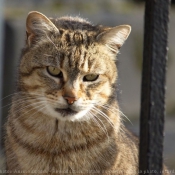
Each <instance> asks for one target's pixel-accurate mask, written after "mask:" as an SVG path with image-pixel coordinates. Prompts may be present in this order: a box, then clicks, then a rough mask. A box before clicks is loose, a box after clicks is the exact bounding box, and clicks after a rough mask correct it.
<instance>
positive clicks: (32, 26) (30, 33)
mask: <svg viewBox="0 0 175 175" xmlns="http://www.w3.org/2000/svg"><path fill="white" fill-rule="evenodd" d="M49 31H50V32H51V31H54V32H59V30H58V28H57V27H56V26H55V25H54V24H53V23H52V22H51V20H50V19H49V18H47V17H46V16H45V15H43V14H42V13H39V12H37V11H32V12H30V13H29V14H28V16H27V20H26V35H27V44H28V46H30V45H31V44H32V43H33V42H34V41H35V39H36V37H43V36H47V33H48V32H49Z"/></svg>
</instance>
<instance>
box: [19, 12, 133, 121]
mask: <svg viewBox="0 0 175 175" xmlns="http://www.w3.org/2000/svg"><path fill="white" fill-rule="evenodd" d="M130 30H131V28H130V26H128V25H121V26H117V27H113V28H109V27H108V28H107V27H102V26H94V25H92V24H91V23H89V22H87V21H86V20H84V19H81V18H78V17H75V18H73V17H63V18H58V19H49V18H47V17H46V16H45V15H43V14H41V13H39V12H30V13H29V15H28V17H27V21H26V33H27V40H26V47H25V49H24V51H23V54H22V58H21V62H20V69H19V75H20V76H19V89H20V91H23V92H27V93H29V94H30V95H33V96H34V95H35V97H36V99H37V100H38V105H41V108H42V112H43V113H45V114H47V115H50V116H52V117H55V118H58V119H60V120H71V121H73V120H83V119H87V118H88V117H89V118H90V117H91V116H93V113H94V111H96V110H99V108H100V107H101V106H103V105H105V104H108V101H109V100H110V98H111V97H112V96H113V93H114V91H116V89H114V88H113V87H115V83H116V79H117V68H116V64H115V62H116V55H117V53H118V51H119V48H120V47H121V46H122V45H123V43H124V41H125V40H126V39H127V37H128V35H129V33H130ZM36 105H37V104H36Z"/></svg>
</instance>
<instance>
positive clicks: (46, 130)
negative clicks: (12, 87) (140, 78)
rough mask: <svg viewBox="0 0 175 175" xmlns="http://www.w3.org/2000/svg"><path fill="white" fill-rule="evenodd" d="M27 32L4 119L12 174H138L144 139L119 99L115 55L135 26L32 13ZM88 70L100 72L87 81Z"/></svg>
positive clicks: (28, 19)
mask: <svg viewBox="0 0 175 175" xmlns="http://www.w3.org/2000/svg"><path fill="white" fill-rule="evenodd" d="M26 31H27V39H26V46H25V47H24V49H23V51H22V56H21V60H20V65H19V74H18V75H19V77H18V81H17V92H16V93H14V95H13V100H12V105H11V109H10V112H9V116H8V122H7V124H6V142H5V148H6V157H7V169H8V170H9V171H10V172H11V173H9V174H18V172H20V173H21V174H32V173H33V172H35V173H36V174H39V173H40V174H52V175H53V174H60V175H61V174H64V173H67V174H74V173H81V174H83V175H86V174H94V173H98V174H118V175H121V174H122V175H123V174H124V175H128V174H131V175H134V174H137V171H138V141H137V138H136V137H135V136H133V135H132V134H131V133H130V132H129V131H127V130H126V129H125V127H124V126H123V125H122V123H121V120H122V113H121V112H120V109H119V107H118V102H117V99H116V91H117V90H116V80H117V68H116V55H117V53H118V52H119V48H120V47H121V46H122V44H123V43H124V41H125V40H126V38H127V37H128V35H129V33H130V26H128V25H123V26H118V27H114V28H109V27H103V26H95V25H92V24H91V23H89V22H88V21H86V20H84V19H82V18H79V17H75V18H73V17H63V18H57V19H49V18H47V17H46V16H44V15H43V14H41V13H39V12H31V13H30V14H29V15H28V17H27V22H26ZM48 66H52V67H56V68H58V69H60V70H61V72H62V74H61V76H62V77H61V76H60V77H61V78H60V77H55V76H52V75H51V74H49V72H48V71H47V67H48ZM89 74H95V75H98V78H97V79H96V80H95V81H85V80H86V79H84V77H85V76H86V75H89ZM67 97H68V98H70V101H71V99H74V101H73V102H71V103H72V104H68V100H66V98H67Z"/></svg>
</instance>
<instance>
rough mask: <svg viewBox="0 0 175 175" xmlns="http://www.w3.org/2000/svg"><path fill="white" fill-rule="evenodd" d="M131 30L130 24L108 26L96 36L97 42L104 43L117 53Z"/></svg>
mask: <svg viewBox="0 0 175 175" xmlns="http://www.w3.org/2000/svg"><path fill="white" fill-rule="evenodd" d="M130 32H131V26H129V25H120V26H117V27H113V28H109V29H107V30H106V31H104V32H102V33H100V34H99V35H98V36H97V40H98V42H100V43H102V44H105V45H106V46H107V47H108V48H109V49H110V50H111V51H112V52H114V53H117V52H118V50H119V49H120V47H121V46H122V45H123V44H124V42H125V40H126V39H127V38H128V36H129V34H130Z"/></svg>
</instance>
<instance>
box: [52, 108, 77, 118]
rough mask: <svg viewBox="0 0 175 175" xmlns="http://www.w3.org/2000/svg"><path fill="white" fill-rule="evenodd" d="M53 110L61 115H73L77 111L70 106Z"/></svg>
mask: <svg viewBox="0 0 175 175" xmlns="http://www.w3.org/2000/svg"><path fill="white" fill-rule="evenodd" d="M55 111H56V112H58V113H60V114H61V115H62V116H63V117H66V116H74V115H76V114H77V113H78V112H77V111H74V110H72V109H71V108H67V109H59V108H55Z"/></svg>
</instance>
